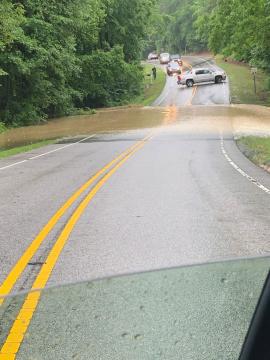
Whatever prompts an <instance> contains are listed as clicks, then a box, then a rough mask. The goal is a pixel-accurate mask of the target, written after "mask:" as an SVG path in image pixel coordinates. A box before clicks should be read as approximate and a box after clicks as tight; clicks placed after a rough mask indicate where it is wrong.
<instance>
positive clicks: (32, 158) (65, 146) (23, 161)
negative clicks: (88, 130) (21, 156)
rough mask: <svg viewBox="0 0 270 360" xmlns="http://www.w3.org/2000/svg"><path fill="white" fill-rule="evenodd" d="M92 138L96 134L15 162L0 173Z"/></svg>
mask: <svg viewBox="0 0 270 360" xmlns="http://www.w3.org/2000/svg"><path fill="white" fill-rule="evenodd" d="M94 136H96V134H93V135H90V136H87V137H86V138H84V139H81V140H79V141H76V142H75V143H72V144H68V145H64V146H61V147H60V148H57V149H54V150H51V151H47V152H45V153H43V154H40V155H36V156H32V157H30V158H28V159H25V160H22V161H18V162H16V163H13V164H10V165H6V166H3V167H0V171H1V170H5V169H8V168H11V167H13V166H16V165H20V164H22V163H25V162H26V161H30V160H35V159H37V158H40V157H42V156H45V155H49V154H51V153H54V152H56V151H59V150H63V149H65V148H67V147H70V146H74V145H76V144H79V143H81V142H83V141H85V140H88V139H91V138H92V137H94Z"/></svg>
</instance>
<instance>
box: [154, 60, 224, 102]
mask: <svg viewBox="0 0 270 360" xmlns="http://www.w3.org/2000/svg"><path fill="white" fill-rule="evenodd" d="M183 62H184V69H185V70H187V69H188V68H190V67H193V68H196V67H198V68H201V67H203V68H204V67H206V68H210V69H220V68H219V67H218V66H217V65H216V64H215V62H214V61H213V60H212V59H204V58H199V57H194V56H183ZM157 64H158V62H157ZM164 69H165V66H164ZM222 104H225V105H227V104H230V90H229V81H228V79H227V80H226V81H225V82H223V83H221V84H214V83H207V84H197V85H195V86H194V87H193V88H187V87H186V86H183V85H180V86H179V85H177V77H176V76H168V77H167V83H166V86H165V88H164V90H163V92H162V94H161V95H160V96H159V97H158V99H157V100H156V101H155V102H154V105H155V106H173V105H175V106H183V105H188V106H190V105H222Z"/></svg>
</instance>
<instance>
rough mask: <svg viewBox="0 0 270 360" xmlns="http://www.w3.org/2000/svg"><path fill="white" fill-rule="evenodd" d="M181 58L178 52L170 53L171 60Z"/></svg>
mask: <svg viewBox="0 0 270 360" xmlns="http://www.w3.org/2000/svg"><path fill="white" fill-rule="evenodd" d="M180 60H181V55H179V54H173V55H171V61H177V62H178V61H180Z"/></svg>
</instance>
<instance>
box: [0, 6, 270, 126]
mask: <svg viewBox="0 0 270 360" xmlns="http://www.w3.org/2000/svg"><path fill="white" fill-rule="evenodd" d="M143 49H144V50H145V52H147V51H150V50H154V49H157V50H159V51H160V50H166V51H173V52H181V53H183V52H185V51H187V52H191V51H198V50H210V51H212V52H214V53H222V54H224V55H225V56H231V57H233V58H234V59H236V60H243V61H245V62H249V63H251V64H252V65H257V66H259V67H261V68H263V69H265V70H266V71H268V72H270V1H269V0H246V1H242V0H131V1H126V0H61V1H60V0H50V1H45V0H18V1H12V0H2V1H1V2H0V121H2V122H4V123H5V124H6V125H15V126H16V125H24V124H32V123H36V122H39V121H42V120H43V119H46V118H48V117H56V116H61V115H65V114H70V113H72V112H73V111H74V108H88V107H91V108H93V107H102V106H112V105H117V104H123V103H125V102H128V101H130V100H131V99H133V98H134V97H136V96H137V95H139V94H140V93H141V91H142V83H143V81H142V80H143V71H142V68H141V66H140V63H139V62H140V59H141V54H142V51H143Z"/></svg>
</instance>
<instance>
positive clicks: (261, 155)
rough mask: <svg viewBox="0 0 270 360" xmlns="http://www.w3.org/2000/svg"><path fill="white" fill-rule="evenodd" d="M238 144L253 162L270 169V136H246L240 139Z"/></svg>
mask: <svg viewBox="0 0 270 360" xmlns="http://www.w3.org/2000/svg"><path fill="white" fill-rule="evenodd" d="M237 145H238V147H239V148H240V150H241V151H242V152H243V153H244V155H246V156H247V157H248V158H249V159H250V160H251V161H252V162H254V163H255V164H256V165H259V166H261V167H263V168H265V169H266V170H270V137H266V138H262V137H257V136H246V137H242V138H240V139H238V140H237Z"/></svg>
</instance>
